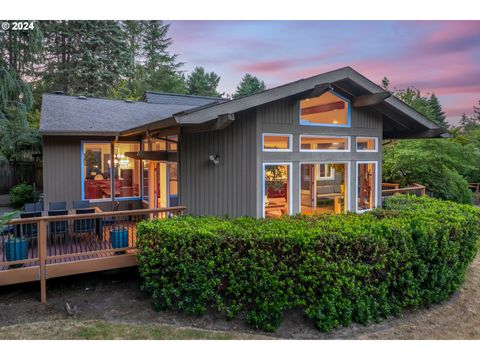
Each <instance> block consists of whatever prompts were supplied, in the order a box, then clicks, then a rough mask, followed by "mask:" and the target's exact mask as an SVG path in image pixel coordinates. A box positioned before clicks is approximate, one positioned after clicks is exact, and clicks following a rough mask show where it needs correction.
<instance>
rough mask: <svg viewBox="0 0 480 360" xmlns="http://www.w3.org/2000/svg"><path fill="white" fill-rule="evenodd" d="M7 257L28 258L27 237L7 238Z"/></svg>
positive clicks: (15, 258) (10, 258)
mask: <svg viewBox="0 0 480 360" xmlns="http://www.w3.org/2000/svg"><path fill="white" fill-rule="evenodd" d="M4 246H5V249H4V251H5V258H6V259H7V261H18V260H25V259H26V258H27V239H25V238H20V237H16V238H11V239H8V240H5V245H4Z"/></svg>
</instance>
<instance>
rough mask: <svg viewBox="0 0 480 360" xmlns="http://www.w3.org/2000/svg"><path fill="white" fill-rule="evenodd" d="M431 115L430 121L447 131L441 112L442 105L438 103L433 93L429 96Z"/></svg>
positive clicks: (446, 124)
mask: <svg viewBox="0 0 480 360" xmlns="http://www.w3.org/2000/svg"><path fill="white" fill-rule="evenodd" d="M429 103H430V108H431V114H432V117H433V118H432V121H433V122H435V123H436V124H437V125H439V126H441V127H443V128H445V129H448V127H449V125H448V123H447V122H446V116H445V112H444V111H443V110H442V105H440V102H439V101H438V98H437V97H436V96H435V94H434V93H432V95H431V96H430V99H429Z"/></svg>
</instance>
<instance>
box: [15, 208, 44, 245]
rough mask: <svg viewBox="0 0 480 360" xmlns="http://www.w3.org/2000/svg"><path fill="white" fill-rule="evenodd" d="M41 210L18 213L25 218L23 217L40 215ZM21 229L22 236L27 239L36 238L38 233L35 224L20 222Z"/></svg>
mask: <svg viewBox="0 0 480 360" xmlns="http://www.w3.org/2000/svg"><path fill="white" fill-rule="evenodd" d="M41 216H42V212H41V211H30V212H22V213H20V218H22V219H25V218H35V217H41ZM21 227H22V231H21V234H22V236H24V237H26V238H27V239H36V238H37V234H38V228H37V224H34V223H32V224H22V225H21Z"/></svg>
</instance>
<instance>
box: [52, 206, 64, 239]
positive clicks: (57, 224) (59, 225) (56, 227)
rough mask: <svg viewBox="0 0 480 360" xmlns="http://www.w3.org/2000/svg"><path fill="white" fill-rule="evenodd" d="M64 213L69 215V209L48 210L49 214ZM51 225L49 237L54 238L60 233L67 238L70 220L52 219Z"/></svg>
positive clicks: (57, 214)
mask: <svg viewBox="0 0 480 360" xmlns="http://www.w3.org/2000/svg"><path fill="white" fill-rule="evenodd" d="M50 204H51V203H50ZM62 215H68V210H66V209H64V210H49V211H48V216H62ZM49 225H50V226H49V229H48V235H49V238H53V237H56V236H58V235H60V236H62V237H63V238H65V236H66V234H67V232H68V221H66V220H63V221H51V222H50V223H49Z"/></svg>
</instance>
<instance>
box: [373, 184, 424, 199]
mask: <svg viewBox="0 0 480 360" xmlns="http://www.w3.org/2000/svg"><path fill="white" fill-rule="evenodd" d="M403 194H411V195H416V196H424V195H426V190H425V186H423V185H420V184H412V185H410V186H407V187H404V188H401V187H400V185H399V184H393V183H383V184H382V202H383V200H385V199H386V198H387V197H389V196H395V195H403Z"/></svg>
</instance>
